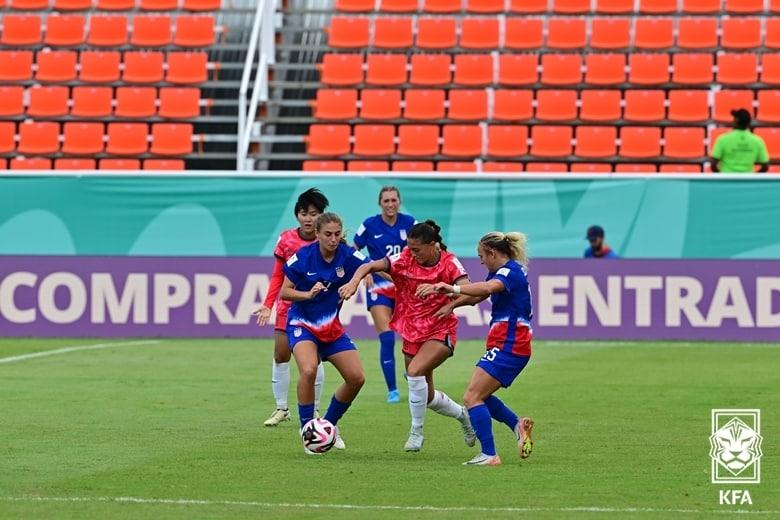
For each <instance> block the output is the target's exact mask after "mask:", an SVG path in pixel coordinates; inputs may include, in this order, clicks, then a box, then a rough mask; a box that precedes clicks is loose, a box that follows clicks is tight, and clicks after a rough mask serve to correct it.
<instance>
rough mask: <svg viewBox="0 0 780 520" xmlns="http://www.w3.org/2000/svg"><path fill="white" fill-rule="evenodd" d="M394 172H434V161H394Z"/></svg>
mask: <svg viewBox="0 0 780 520" xmlns="http://www.w3.org/2000/svg"><path fill="white" fill-rule="evenodd" d="M393 171H394V172H432V171H433V163H432V162H430V161H394V162H393Z"/></svg>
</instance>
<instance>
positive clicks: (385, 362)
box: [379, 330, 398, 392]
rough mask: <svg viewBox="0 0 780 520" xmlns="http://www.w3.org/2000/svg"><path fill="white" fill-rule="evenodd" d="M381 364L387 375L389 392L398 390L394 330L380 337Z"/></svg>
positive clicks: (386, 380) (383, 371)
mask: <svg viewBox="0 0 780 520" xmlns="http://www.w3.org/2000/svg"><path fill="white" fill-rule="evenodd" d="M379 363H380V365H381V366H382V373H383V374H384V375H385V383H387V391H388V392H392V391H393V390H398V386H397V385H396V383H395V333H394V332H393V331H392V330H388V331H387V332H383V333H381V334H380V335H379Z"/></svg>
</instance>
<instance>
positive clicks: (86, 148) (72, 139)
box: [62, 122, 104, 155]
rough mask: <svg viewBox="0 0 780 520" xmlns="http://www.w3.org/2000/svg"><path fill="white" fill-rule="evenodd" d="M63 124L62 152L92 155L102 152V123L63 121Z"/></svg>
mask: <svg viewBox="0 0 780 520" xmlns="http://www.w3.org/2000/svg"><path fill="white" fill-rule="evenodd" d="M62 126H63V131H62V134H63V142H62V151H63V153H67V154H73V155H92V154H96V153H101V152H103V147H104V144H103V123H83V122H76V123H65V124H64V125H62Z"/></svg>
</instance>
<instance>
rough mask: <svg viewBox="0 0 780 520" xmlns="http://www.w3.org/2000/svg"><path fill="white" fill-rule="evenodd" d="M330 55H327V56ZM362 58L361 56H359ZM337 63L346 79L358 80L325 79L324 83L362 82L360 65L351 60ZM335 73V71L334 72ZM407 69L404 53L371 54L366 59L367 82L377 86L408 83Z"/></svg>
mask: <svg viewBox="0 0 780 520" xmlns="http://www.w3.org/2000/svg"><path fill="white" fill-rule="evenodd" d="M327 56H328V55H326V56H325V57H326V58H327ZM358 58H360V56H358ZM335 63H336V65H338V66H339V67H341V69H342V70H343V71H344V72H343V74H344V75H343V77H344V78H345V80H346V81H352V80H354V79H355V78H357V81H352V82H351V83H347V82H346V81H345V82H344V83H334V82H332V81H325V80H324V79H323V83H332V84H334V85H352V84H355V83H360V81H361V78H362V72H361V69H360V66H359V65H358V66H357V67H355V64H354V63H351V62H343V63H342V62H338V61H336V62H335ZM334 75H335V73H334ZM406 80H407V71H406V56H404V55H403V54H369V55H368V58H367V59H366V83H368V84H369V85H377V86H383V87H387V86H396V85H402V84H404V83H406Z"/></svg>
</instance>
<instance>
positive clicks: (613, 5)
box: [596, 0, 634, 14]
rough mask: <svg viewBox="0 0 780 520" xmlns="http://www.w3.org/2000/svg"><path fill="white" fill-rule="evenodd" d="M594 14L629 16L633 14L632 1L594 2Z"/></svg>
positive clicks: (601, 0) (604, 0)
mask: <svg viewBox="0 0 780 520" xmlns="http://www.w3.org/2000/svg"><path fill="white" fill-rule="evenodd" d="M596 12H597V13H600V14H630V13H633V12H634V0H596Z"/></svg>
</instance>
